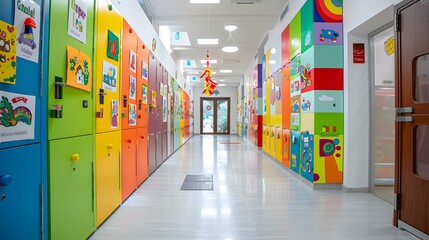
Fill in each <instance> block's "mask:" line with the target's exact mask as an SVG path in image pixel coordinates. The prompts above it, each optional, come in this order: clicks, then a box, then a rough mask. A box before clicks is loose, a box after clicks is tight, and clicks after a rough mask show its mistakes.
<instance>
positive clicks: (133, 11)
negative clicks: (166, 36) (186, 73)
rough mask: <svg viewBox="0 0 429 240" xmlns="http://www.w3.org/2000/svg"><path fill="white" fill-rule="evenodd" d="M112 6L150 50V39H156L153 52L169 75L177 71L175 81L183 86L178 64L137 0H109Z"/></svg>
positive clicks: (183, 80) (186, 89)
mask: <svg viewBox="0 0 429 240" xmlns="http://www.w3.org/2000/svg"><path fill="white" fill-rule="evenodd" d="M111 2H112V4H113V5H114V7H115V8H116V9H117V10H118V11H119V13H120V14H121V15H122V16H123V17H124V18H125V20H127V22H128V23H129V24H130V25H131V27H132V28H133V29H134V31H135V32H136V33H137V35H138V36H139V37H140V39H141V40H142V41H143V42H144V43H145V44H146V45H148V46H150V48H149V49H150V50H151V51H152V39H154V38H155V39H156V43H157V47H156V50H155V52H153V51H152V52H153V53H154V55H155V56H156V58H157V59H158V61H160V62H161V63H162V65H163V66H164V67H165V68H166V69H167V71H168V73H169V74H170V75H171V76H175V73H176V71H177V74H178V77H177V82H178V83H179V85H180V86H181V87H182V88H183V87H184V85H185V78H184V77H183V75H182V74H181V72H180V71H179V67H178V65H176V63H175V62H174V60H173V58H172V57H171V56H170V53H169V52H168V50H167V49H166V48H165V46H164V45H163V43H162V41H161V39H160V38H159V36H158V33H157V31H156V30H155V29H154V28H153V26H152V24H151V23H150V21H149V19H148V18H147V17H146V14H145V13H144V11H143V9H142V8H141V7H140V4H139V3H138V1H137V0H121V1H119V0H111ZM190 89H191V88H190V86H186V88H185V91H186V92H187V93H188V94H189V92H190V91H189V90H190ZM191 96H192V95H191Z"/></svg>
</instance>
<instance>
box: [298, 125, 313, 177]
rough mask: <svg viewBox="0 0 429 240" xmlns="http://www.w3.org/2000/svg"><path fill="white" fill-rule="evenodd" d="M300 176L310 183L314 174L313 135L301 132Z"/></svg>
mask: <svg viewBox="0 0 429 240" xmlns="http://www.w3.org/2000/svg"><path fill="white" fill-rule="evenodd" d="M301 151H302V153H301V176H303V177H304V178H306V179H307V180H308V181H310V182H311V183H312V182H313V179H314V178H313V173H314V135H313V134H309V133H308V132H303V133H302V135H301Z"/></svg>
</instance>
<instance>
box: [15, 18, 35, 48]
mask: <svg viewBox="0 0 429 240" xmlns="http://www.w3.org/2000/svg"><path fill="white" fill-rule="evenodd" d="M33 28H36V22H35V21H34V20H33V19H32V18H27V19H25V21H24V32H23V33H21V34H19V37H18V43H23V44H25V45H27V46H29V47H31V49H35V48H36V47H37V44H36V43H35V42H34V35H33Z"/></svg>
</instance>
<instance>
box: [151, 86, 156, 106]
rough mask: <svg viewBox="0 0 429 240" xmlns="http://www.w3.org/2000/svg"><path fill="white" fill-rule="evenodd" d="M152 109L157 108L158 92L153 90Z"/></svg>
mask: <svg viewBox="0 0 429 240" xmlns="http://www.w3.org/2000/svg"><path fill="white" fill-rule="evenodd" d="M151 105H152V107H154V108H156V91H154V90H152V103H151Z"/></svg>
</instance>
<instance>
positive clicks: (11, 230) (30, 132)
mask: <svg viewBox="0 0 429 240" xmlns="http://www.w3.org/2000/svg"><path fill="white" fill-rule="evenodd" d="M18 3H20V4H23V5H22V6H25V7H30V8H31V9H34V8H33V7H34V6H35V7H37V6H38V7H39V9H38V10H36V11H35V13H36V14H35V15H31V14H32V13H30V14H29V15H27V16H26V17H25V18H23V19H22V21H17V22H15V4H18ZM45 7H46V6H44V0H33V1H31V2H30V1H20V2H18V1H2V3H1V7H0V21H2V22H3V23H7V24H10V25H13V26H14V29H16V30H15V32H16V38H15V40H16V41H14V42H13V43H12V42H11V44H14V45H15V46H16V48H19V47H20V46H21V45H22V46H23V47H22V48H20V49H24V48H26V49H31V48H32V49H31V50H32V51H29V52H28V53H31V54H30V55H32V56H34V59H33V61H30V60H27V59H24V58H21V57H18V56H16V58H15V57H14V58H13V60H15V64H16V65H15V66H16V68H15V69H16V77H15V84H6V83H3V82H0V101H2V102H3V107H2V109H1V111H0V112H2V113H3V114H2V113H0V118H1V119H2V124H0V134H1V136H0V156H1V157H0V216H1V218H0V239H47V234H46V231H47V229H46V226H47V224H46V223H47V221H46V219H47V217H46V216H47V215H46V211H45V212H42V209H46V206H47V205H46V203H47V201H44V202H43V203H42V202H41V199H46V196H47V195H46V193H47V191H46V170H47V167H46V110H45V109H43V108H42V106H44V105H45V104H46V100H45V98H44V97H43V96H44V95H45V92H46V91H45V89H46V87H45V86H43V87H42V86H41V85H42V84H43V85H46V84H44V83H41V81H40V76H41V66H42V65H43V63H42V60H41V58H40V56H41V55H42V47H41V41H40V39H41V36H42V34H43V33H42V31H41V29H42V25H43V22H42V19H43V14H42V12H43V8H45ZM19 13H21V16H24V15H23V14H24V12H19ZM24 19H25V21H24ZM8 30H9V29H8ZM2 31H4V29H2ZM9 34H10V31H6V35H9ZM37 34H38V36H39V37H38V39H39V41H36V39H37V38H36V36H37ZM3 36H4V35H3ZM10 36H11V35H9V36H6V41H8V39H9V38H10ZM30 36H32V38H31V37H30ZM3 40H5V39H3ZM37 50H38V52H37V53H38V54H36V51H37ZM5 54H6V52H5V50H4V49H1V50H0V55H5ZM8 54H10V52H8ZM28 56H29V55H28ZM10 59H12V58H10ZM10 63H12V62H10ZM6 64H7V63H6ZM0 65H1V66H2V67H3V66H5V65H3V63H0ZM2 76H3V75H2ZM4 104H6V105H4ZM5 106H6V107H5ZM5 109H7V112H9V113H10V112H12V111H11V110H13V114H12V115H8V116H6V115H5V114H4V113H5V112H6V111H4V110H5ZM5 122H8V123H9V124H4V123H5ZM12 136H13V137H12ZM42 214H43V215H42ZM42 219H43V220H44V224H43V225H44V226H45V228H44V229H41V226H42V222H41V221H42ZM41 230H42V231H41Z"/></svg>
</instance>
